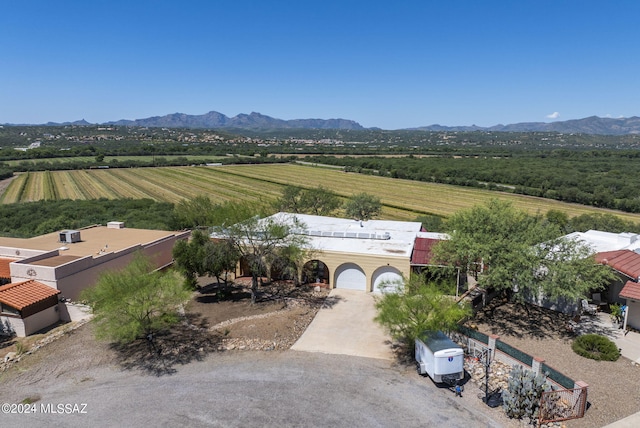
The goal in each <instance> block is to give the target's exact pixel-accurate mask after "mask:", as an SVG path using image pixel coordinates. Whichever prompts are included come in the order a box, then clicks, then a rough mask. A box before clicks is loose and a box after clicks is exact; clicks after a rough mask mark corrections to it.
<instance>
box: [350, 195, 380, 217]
mask: <svg viewBox="0 0 640 428" xmlns="http://www.w3.org/2000/svg"><path fill="white" fill-rule="evenodd" d="M344 211H345V214H346V216H347V217H351V218H355V219H356V220H371V219H372V218H375V217H377V216H378V215H380V211H382V202H380V198H378V197H377V196H374V195H370V194H368V193H364V192H363V193H358V194H357V195H353V196H352V197H351V199H349V200H348V201H347V202H346V203H345V205H344Z"/></svg>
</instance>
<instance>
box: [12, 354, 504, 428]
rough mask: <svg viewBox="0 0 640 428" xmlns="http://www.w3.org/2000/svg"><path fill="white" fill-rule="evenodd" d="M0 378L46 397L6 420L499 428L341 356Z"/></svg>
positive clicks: (398, 371)
mask: <svg viewBox="0 0 640 428" xmlns="http://www.w3.org/2000/svg"><path fill="white" fill-rule="evenodd" d="M69 358H71V359H72V358H73V355H69ZM2 380H3V382H2V383H3V385H2V388H1V390H0V401H2V402H9V403H19V402H20V401H22V400H23V399H24V398H26V397H39V398H40V399H39V400H38V401H36V402H35V409H37V413H36V414H4V415H2V418H1V420H2V425H3V426H16V427H33V426H44V427H47V426H56V427H66V426H69V427H86V426H92V427H98V426H108V427H116V426H117V427H124V426H189V427H265V426H277V427H293V426H299V427H313V426H335V427H340V426H348V427H394V426H402V427H430V426H432V427H443V426H446V427H497V426H500V424H499V423H497V422H495V421H493V420H491V419H490V418H489V417H487V416H485V415H483V414H477V413H476V414H474V413H472V411H470V410H468V409H466V408H464V407H463V402H462V401H457V400H456V399H455V397H454V396H453V394H451V393H450V392H449V391H446V390H442V389H438V388H436V387H435V386H434V385H433V383H432V382H431V381H429V380H428V379H424V378H421V377H418V376H416V375H415V373H414V372H411V371H408V370H407V369H404V368H401V367H393V366H392V365H391V364H390V363H389V362H388V361H383V360H377V359H369V358H358V357H348V356H342V355H326V354H320V353H306V352H296V351H284V352H276V351H274V352H226V353H215V354H210V355H209V356H208V357H206V358H205V359H204V360H203V361H199V362H192V363H190V364H187V365H185V366H182V367H180V369H179V370H178V371H177V372H176V373H175V374H173V375H166V376H160V377H156V376H151V375H144V374H142V373H141V372H139V371H123V370H121V369H120V368H118V367H117V366H114V365H107V366H105V365H95V364H92V365H90V366H89V367H85V366H82V365H81V366H80V367H79V368H78V369H77V370H74V371H71V372H66V373H64V374H63V375H61V373H59V372H58V373H57V372H56V371H53V372H49V373H43V372H42V371H41V370H38V369H37V366H34V367H33V368H28V369H26V370H25V372H24V373H21V374H18V375H16V376H11V378H10V380H9V382H5V381H6V380H7V379H6V378H3V379H2ZM83 403H86V407H84V408H82V406H80V408H79V409H78V410H84V411H85V412H86V413H85V414H60V413H58V414H44V413H42V406H43V405H44V406H46V405H48V404H52V405H53V407H54V408H56V405H58V404H71V405H73V404H83Z"/></svg>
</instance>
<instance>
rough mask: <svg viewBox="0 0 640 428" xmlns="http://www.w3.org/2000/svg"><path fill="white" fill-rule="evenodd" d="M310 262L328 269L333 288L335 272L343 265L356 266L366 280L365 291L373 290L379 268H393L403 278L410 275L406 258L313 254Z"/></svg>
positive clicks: (349, 254)
mask: <svg viewBox="0 0 640 428" xmlns="http://www.w3.org/2000/svg"><path fill="white" fill-rule="evenodd" d="M311 260H320V261H321V262H323V263H324V264H325V265H327V268H328V269H329V278H330V280H329V287H330V288H334V287H335V282H336V271H337V270H338V268H339V267H340V266H342V265H343V264H345V263H353V264H356V265H358V266H359V267H360V268H361V269H362V270H363V271H364V273H365V276H366V278H367V289H366V291H368V292H371V291H372V290H373V280H374V274H375V273H376V271H377V270H378V269H379V268H381V267H387V266H389V267H393V268H395V269H397V270H398V271H399V272H400V273H401V274H402V275H403V276H404V277H405V278H409V276H410V273H411V264H410V260H409V258H407V257H397V256H395V257H394V256H391V255H389V256H386V257H385V256H376V255H369V254H353V253H342V252H315V253H314V254H313V256H312V258H311Z"/></svg>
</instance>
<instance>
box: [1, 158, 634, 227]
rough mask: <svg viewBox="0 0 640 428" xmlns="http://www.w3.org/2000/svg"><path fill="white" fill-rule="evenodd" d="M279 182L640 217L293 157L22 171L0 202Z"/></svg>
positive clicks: (396, 206) (262, 191)
mask: <svg viewBox="0 0 640 428" xmlns="http://www.w3.org/2000/svg"><path fill="white" fill-rule="evenodd" d="M285 185H296V186H300V187H306V188H313V187H317V186H323V187H325V188H327V189H329V190H332V191H333V192H335V193H336V194H337V195H339V196H341V197H343V198H345V199H346V198H348V197H350V196H351V195H353V194H356V193H361V192H367V193H371V194H374V195H376V196H378V197H380V199H381V200H382V202H383V205H384V207H383V212H382V216H381V217H382V218H386V219H395V220H413V219H415V218H416V217H417V216H418V215H422V214H432V215H439V216H443V217H446V216H449V215H450V214H452V213H454V212H456V211H458V210H460V209H464V208H469V207H471V206H474V205H478V204H483V203H485V202H487V201H488V200H490V199H493V198H499V199H505V200H510V201H512V203H513V204H514V205H515V206H516V207H518V208H520V209H523V210H526V211H527V212H529V213H533V214H535V213H541V214H543V213H546V212H547V211H548V210H550V209H556V210H561V211H564V212H566V213H567V214H568V215H569V216H576V215H580V214H584V213H593V212H609V213H613V214H616V215H618V216H619V217H621V218H623V219H625V220H630V221H634V222H640V214H630V213H623V212H618V211H611V210H603V209H598V208H593V207H588V206H583V205H577V204H568V203H563V202H559V201H553V200H548V199H542V198H535V197H529V196H522V195H514V194H509V193H499V192H495V191H488V190H481V189H474V188H467V187H457V186H451V185H445V184H436V183H424V182H418V181H411V180H400V179H393V178H389V177H378V176H370V175H362V174H356V173H346V172H342V171H337V170H335V169H329V168H320V167H312V166H305V165H294V164H270V165H232V166H224V167H201V166H198V167H159V168H122V169H116V168H112V169H94V170H74V171H44V172H29V173H23V174H19V175H18V176H17V177H16V178H14V179H13V181H12V182H11V183H10V184H9V186H8V187H7V189H6V190H5V191H4V192H3V193H2V195H1V196H0V203H3V204H8V203H16V202H27V201H36V200H42V199H45V200H55V199H97V198H106V199H121V198H134V199H140V198H149V199H153V200H156V201H162V202H172V203H176V202H178V201H180V200H181V199H184V198H191V197H194V196H197V195H201V194H205V195H208V196H209V197H211V198H212V199H213V200H214V201H215V202H223V201H229V200H242V201H272V200H275V199H276V198H278V197H279V196H280V195H281V193H282V189H283V187H284V186H285Z"/></svg>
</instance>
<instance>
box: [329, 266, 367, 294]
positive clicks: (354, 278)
mask: <svg viewBox="0 0 640 428" xmlns="http://www.w3.org/2000/svg"><path fill="white" fill-rule="evenodd" d="M335 277H336V281H335V288H346V289H349V290H362V291H367V276H366V275H365V273H364V270H362V268H361V267H360V266H358V265H357V264H355V263H345V264H343V265H340V266H339V267H338V269H336V276H335Z"/></svg>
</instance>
